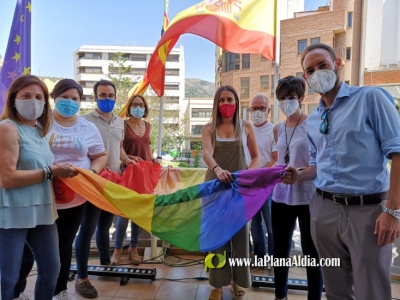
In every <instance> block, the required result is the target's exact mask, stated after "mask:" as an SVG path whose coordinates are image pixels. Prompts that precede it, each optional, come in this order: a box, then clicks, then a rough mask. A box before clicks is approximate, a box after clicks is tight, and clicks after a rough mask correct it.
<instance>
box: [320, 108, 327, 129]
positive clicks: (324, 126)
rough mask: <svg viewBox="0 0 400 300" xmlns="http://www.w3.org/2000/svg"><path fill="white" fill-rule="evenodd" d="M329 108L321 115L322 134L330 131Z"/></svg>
mask: <svg viewBox="0 0 400 300" xmlns="http://www.w3.org/2000/svg"><path fill="white" fill-rule="evenodd" d="M328 111H329V109H327V110H325V111H324V112H323V113H322V115H321V120H322V123H321V126H319V132H321V133H322V134H327V133H328V131H329V118H328Z"/></svg>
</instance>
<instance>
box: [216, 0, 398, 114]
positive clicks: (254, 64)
mask: <svg viewBox="0 0 400 300" xmlns="http://www.w3.org/2000/svg"><path fill="white" fill-rule="evenodd" d="M283 2H284V1H283ZM399 6H400V4H399V1H388V0H363V1H362V0H331V1H330V4H329V5H326V6H321V7H319V8H318V9H317V10H315V11H299V12H295V13H294V15H293V17H292V18H287V19H282V18H281V21H280V51H281V54H280V60H279V69H280V71H279V75H278V76H279V78H282V77H285V76H288V75H294V76H298V77H302V75H303V70H302V68H301V65H300V56H301V52H302V51H303V49H304V48H305V47H307V46H308V45H310V44H313V43H324V44H328V45H330V46H331V47H332V48H333V49H334V50H335V52H336V55H337V56H338V57H340V58H342V69H341V72H340V77H341V79H342V80H343V81H345V82H347V83H349V84H351V85H363V84H364V77H365V75H364V74H366V73H365V72H367V73H368V76H370V74H369V73H370V72H372V71H373V72H375V71H376V70H381V71H383V70H382V69H384V70H385V71H386V69H387V70H394V69H395V68H398V67H399V64H400V63H399V61H400V59H399V56H400V49H399V47H400V38H399V32H400V29H399V28H400V26H399V19H398V15H399V13H400V8H399ZM279 8H280V7H279ZM396 16H397V18H396ZM289 17H290V16H289ZM396 24H397V27H396ZM389 28H390V29H391V30H388V29H389ZM386 45H390V46H391V47H387V46H386ZM387 48H390V49H387ZM390 68H391V69H390ZM218 70H219V71H220V72H219V73H218V75H217V76H218V78H217V82H218V84H230V85H232V86H233V87H235V89H236V90H237V91H238V92H239V96H240V102H241V103H240V104H241V105H240V109H241V116H242V117H243V118H244V119H248V113H247V109H248V107H249V103H250V101H251V99H252V97H253V96H254V95H256V94H257V93H260V92H261V93H265V94H266V95H267V96H268V98H269V99H270V104H272V105H271V111H272V116H271V120H278V121H280V120H282V119H284V115H283V114H282V113H281V112H279V110H277V109H275V112H278V116H277V117H276V118H275V116H274V105H273V102H274V100H273V99H274V89H275V87H274V81H275V62H273V61H270V60H267V59H265V58H264V57H262V56H261V55H258V54H236V53H230V52H226V51H222V50H220V56H219V59H218ZM396 74H398V73H395V72H392V73H390V74H389V73H388V74H387V75H388V76H396ZM393 80H394V81H395V82H397V83H399V82H400V77H398V76H397V78H396V77H394V79H393ZM393 80H392V81H393ZM392 81H391V82H392ZM376 84H377V82H375V85H376ZM397 87H398V85H397ZM319 99H320V97H319V95H318V94H317V93H315V91H313V90H312V89H310V88H308V87H307V90H306V99H305V101H304V103H303V107H302V109H303V111H304V112H305V113H308V114H309V113H311V112H312V111H313V110H314V109H315V108H316V107H317V105H318V101H319Z"/></svg>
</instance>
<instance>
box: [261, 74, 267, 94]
mask: <svg viewBox="0 0 400 300" xmlns="http://www.w3.org/2000/svg"><path fill="white" fill-rule="evenodd" d="M268 88H269V76H268V75H262V76H260V90H268Z"/></svg>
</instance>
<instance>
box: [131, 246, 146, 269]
mask: <svg viewBox="0 0 400 300" xmlns="http://www.w3.org/2000/svg"><path fill="white" fill-rule="evenodd" d="M128 258H129V260H130V261H131V262H132V264H133V265H140V264H141V263H142V262H143V260H142V258H141V257H140V255H139V253H138V252H137V249H136V247H135V248H133V247H129V250H128Z"/></svg>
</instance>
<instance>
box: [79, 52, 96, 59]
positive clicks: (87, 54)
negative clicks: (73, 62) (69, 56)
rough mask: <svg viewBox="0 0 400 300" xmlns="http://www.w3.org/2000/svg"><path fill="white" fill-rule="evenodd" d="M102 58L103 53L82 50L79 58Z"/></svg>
mask: <svg viewBox="0 0 400 300" xmlns="http://www.w3.org/2000/svg"><path fill="white" fill-rule="evenodd" d="M81 58H83V59H101V53H91V52H81V53H79V59H81Z"/></svg>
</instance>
